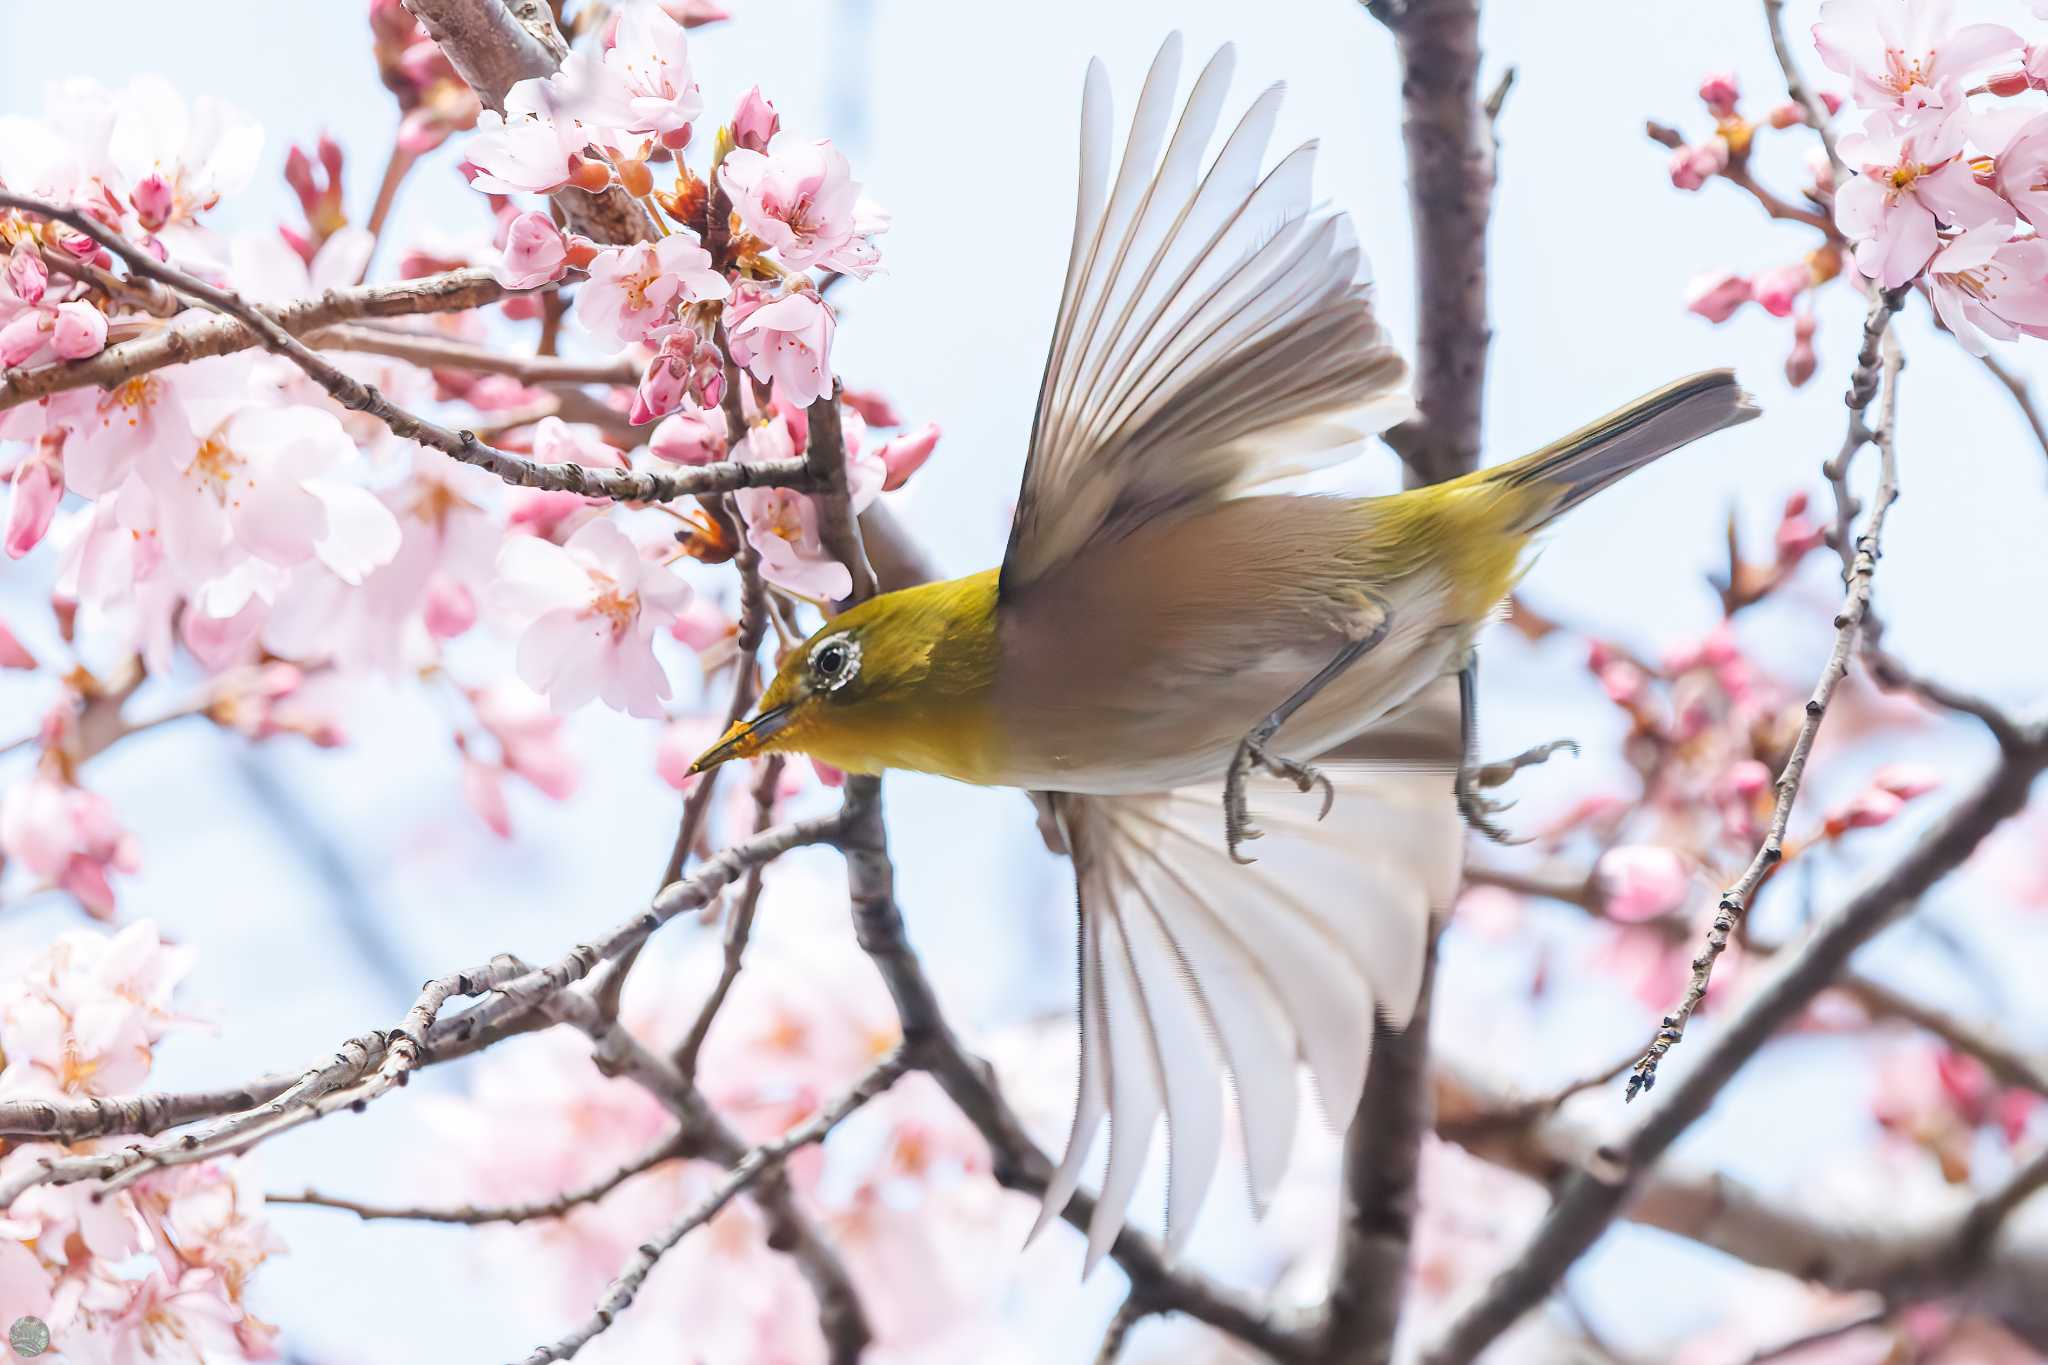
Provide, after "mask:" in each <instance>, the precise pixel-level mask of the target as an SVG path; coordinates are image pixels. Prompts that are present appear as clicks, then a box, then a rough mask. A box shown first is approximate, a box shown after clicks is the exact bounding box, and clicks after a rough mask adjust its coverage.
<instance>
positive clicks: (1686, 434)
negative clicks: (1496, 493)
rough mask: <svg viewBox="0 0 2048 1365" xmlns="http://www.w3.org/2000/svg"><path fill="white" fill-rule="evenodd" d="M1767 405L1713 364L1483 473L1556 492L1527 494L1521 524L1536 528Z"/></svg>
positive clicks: (1503, 481) (1485, 476) (1500, 482)
mask: <svg viewBox="0 0 2048 1365" xmlns="http://www.w3.org/2000/svg"><path fill="white" fill-rule="evenodd" d="M1761 412H1762V410H1761V409H1760V408H1758V407H1757V405H1756V403H1755V402H1754V401H1753V400H1752V399H1751V398H1750V396H1749V394H1748V393H1746V392H1744V391H1743V388H1742V386H1741V385H1740V384H1738V383H1736V382H1735V372H1734V371H1733V370H1708V371H1705V372H1704V373H1701V374H1695V375H1688V376H1687V377H1686V378H1684V379H1680V380H1678V381H1676V382H1675V383H1671V384H1666V385H1665V386H1664V387H1663V388H1661V389H1658V390H1656V391H1655V392H1654V393H1647V394H1644V395H1643V396H1642V397H1641V398H1638V399H1636V400H1635V402H1633V403H1630V404H1628V405H1627V406H1625V407H1622V408H1619V409H1617V410H1615V411H1614V412H1610V413H1609V414H1607V416H1605V417H1602V418H1601V419H1600V420H1599V421H1597V422H1592V423H1589V424H1588V425H1586V426H1583V427H1581V428H1579V429H1578V430H1577V431H1575V432H1573V433H1571V434H1570V435H1569V436H1565V437H1562V438H1560V439H1559V440H1556V441H1553V442H1551V443H1550V444H1549V445H1547V446H1545V447H1543V448H1542V449H1541V450H1538V451H1536V452H1535V453H1533V454H1530V455H1525V456H1523V457H1522V458H1521V459H1519V460H1515V461H1513V462H1511V463H1509V464H1504V465H1501V466H1499V467H1498V468H1495V469H1490V470H1486V471H1484V473H1483V474H1482V475H1481V477H1482V478H1483V479H1484V480H1485V481H1486V482H1489V483H1493V484H1496V485H1501V486H1505V487H1508V488H1516V489H1530V490H1532V491H1537V492H1541V493H1547V494H1550V496H1547V497H1537V498H1533V499H1530V500H1529V502H1528V506H1529V508H1530V512H1529V515H1528V519H1527V521H1526V522H1525V523H1524V524H1523V525H1522V526H1520V527H1518V528H1517V529H1518V530H1523V531H1535V530H1538V529H1540V528H1541V527H1543V526H1545V525H1547V524H1549V523H1550V522H1551V521H1553V520H1555V519H1556V518H1557V517H1559V516H1561V515H1563V514H1564V513H1565V512H1567V511H1570V510H1571V509H1572V508H1574V507H1576V506H1578V505H1579V504H1580V503H1582V502H1584V501H1585V500H1586V499H1587V498H1590V497H1592V496H1593V495H1594V494H1595V493H1598V492H1600V491H1601V490H1602V489H1604V488H1606V487H1607V486H1608V485H1610V484H1612V483H1614V482H1616V481H1617V480H1619V479H1621V478H1624V477H1626V476H1627V475H1629V474H1633V473H1634V472H1635V471H1636V470H1638V469H1641V468H1642V467H1643V466H1644V465H1646V464H1649V463H1651V462H1652V461H1653V460H1657V459H1660V458H1661V457H1663V456H1665V455H1669V454H1670V453H1671V452H1672V451H1674V450H1676V449H1678V448H1679V447H1680V446H1683V445H1687V444H1689V443H1691V442H1693V441H1697V440H1698V439H1699V438H1700V437H1702V436H1708V435H1711V434H1713V433H1714V432H1717V431H1719V430H1721V429H1722V428H1723V427H1732V426H1735V425H1737V424H1738V423H1742V422H1747V421H1749V420H1750V419H1751V418H1752V417H1756V416H1759V415H1760V414H1761Z"/></svg>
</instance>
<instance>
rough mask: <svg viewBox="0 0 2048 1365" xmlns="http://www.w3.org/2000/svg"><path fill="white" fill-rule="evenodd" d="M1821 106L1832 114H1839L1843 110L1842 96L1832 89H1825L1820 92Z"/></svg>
mask: <svg viewBox="0 0 2048 1365" xmlns="http://www.w3.org/2000/svg"><path fill="white" fill-rule="evenodd" d="M1820 107H1821V108H1823V109H1825V110H1827V111H1828V112H1829V113H1830V114H1839V113H1841V112H1842V97H1841V96H1840V95H1837V94H1836V93H1835V92H1834V91H1832V90H1823V91H1821V92H1820Z"/></svg>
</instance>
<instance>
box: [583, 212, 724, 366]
mask: <svg viewBox="0 0 2048 1365" xmlns="http://www.w3.org/2000/svg"><path fill="white" fill-rule="evenodd" d="M731 292H732V291H731V287H730V286H729V285H728V284H727V283H726V280H725V276H723V275H721V274H719V273H718V271H716V270H714V269H712V268H711V253H710V252H708V251H706V250H704V248H703V247H701V246H699V245H698V244H697V239H696V238H695V237H694V236H691V235H689V234H686V233H681V232H674V233H670V234H669V235H668V236H666V237H664V238H662V239H661V240H660V241H659V242H640V243H636V244H635V245H633V246H615V247H606V248H605V249H604V250H602V251H600V252H598V253H597V255H596V257H595V258H594V259H592V261H591V262H590V279H589V280H588V281H587V282H586V283H585V284H584V286H583V287H582V289H580V290H579V291H577V295H576V320H577V321H578V322H580V323H582V324H583V326H584V327H586V328H587V329H589V331H590V332H591V333H592V334H593V335H595V336H597V337H598V338H599V339H600V340H602V341H608V342H615V343H616V344H618V345H621V346H630V345H632V344H633V343H634V342H636V341H644V340H646V339H647V337H648V335H649V334H650V333H651V332H653V331H654V329H655V328H656V327H658V326H660V325H661V324H662V323H664V322H666V321H668V320H669V318H670V317H671V316H672V315H673V309H674V306H675V305H676V304H677V303H678V302H682V303H695V302H699V301H702V300H706V299H722V298H724V297H726V295H728V294H729V293H731Z"/></svg>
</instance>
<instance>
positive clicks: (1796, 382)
mask: <svg viewBox="0 0 2048 1365" xmlns="http://www.w3.org/2000/svg"><path fill="white" fill-rule="evenodd" d="M1819 368H1820V356H1819V355H1818V354H1817V353H1816V352H1815V351H1814V349H1813V337H1812V334H1811V333H1809V334H1807V335H1804V336H1802V335H1800V334H1798V333H1796V332H1795V333H1794V334H1793V337H1792V349H1791V350H1790V351H1787V352H1786V353H1785V382H1786V383H1787V384H1790V385H1791V386H1792V387H1793V388H1795V389H1796V388H1800V387H1802V386H1804V385H1805V383H1806V381H1807V380H1809V379H1811V378H1813V374H1814V371H1815V370H1817V369H1819Z"/></svg>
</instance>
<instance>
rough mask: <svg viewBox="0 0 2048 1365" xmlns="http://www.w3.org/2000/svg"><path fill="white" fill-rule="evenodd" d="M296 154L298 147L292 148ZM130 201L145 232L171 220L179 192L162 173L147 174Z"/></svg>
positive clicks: (129, 195)
mask: <svg viewBox="0 0 2048 1365" xmlns="http://www.w3.org/2000/svg"><path fill="white" fill-rule="evenodd" d="M292 154H293V155H294V156H296V155H298V148H296V147H294V148H293V149H292ZM286 168H287V169H286V174H285V178H286V179H287V180H289V179H290V178H291V174H290V169H289V168H290V162H286ZM128 202H129V203H130V204H132V205H134V206H135V220H136V221H137V222H138V223H141V224H142V230H143V231H144V232H155V231H156V230H157V229H159V228H161V227H162V226H163V225H164V224H165V223H168V222H170V221H171V211H172V210H173V209H174V208H176V207H177V194H176V193H175V192H174V191H173V190H172V189H171V182H170V181H168V180H166V179H164V178H163V177H162V176H161V175H155V174H151V175H146V176H144V177H143V178H142V179H140V180H138V181H136V182H135V188H134V189H132V190H130V191H128Z"/></svg>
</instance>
